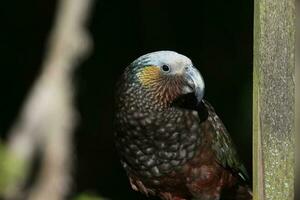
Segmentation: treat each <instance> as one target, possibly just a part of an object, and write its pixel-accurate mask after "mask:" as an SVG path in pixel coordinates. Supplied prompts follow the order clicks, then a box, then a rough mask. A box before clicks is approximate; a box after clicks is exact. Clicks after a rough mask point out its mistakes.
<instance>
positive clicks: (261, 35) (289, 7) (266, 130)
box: [253, 0, 296, 200]
mask: <svg viewBox="0 0 300 200" xmlns="http://www.w3.org/2000/svg"><path fill="white" fill-rule="evenodd" d="M254 16H255V19H254V77H253V79H254V83H253V92H254V93H253V112H254V113H253V131H254V132H253V140H254V147H253V155H254V161H253V167H254V199H256V200H283V199H284V200H292V199H294V171H295V169H294V162H295V159H294V154H295V149H294V147H295V30H296V28H295V0H255V14H254Z"/></svg>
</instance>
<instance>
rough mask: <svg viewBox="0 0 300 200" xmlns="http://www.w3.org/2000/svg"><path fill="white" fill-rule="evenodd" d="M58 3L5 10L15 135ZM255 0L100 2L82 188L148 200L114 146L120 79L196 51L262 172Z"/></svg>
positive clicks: (79, 77) (82, 94) (224, 112)
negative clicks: (152, 57) (257, 149)
mask: <svg viewBox="0 0 300 200" xmlns="http://www.w3.org/2000/svg"><path fill="white" fill-rule="evenodd" d="M55 8H56V1H53V0H43V1H40V0H27V1H16V0H10V1H4V2H2V3H1V7H0V24H1V31H0V53H1V54H0V55H1V60H0V63H1V67H0V93H1V98H0V111H1V114H0V135H1V137H2V139H4V140H6V139H7V137H8V136H7V135H6V133H7V131H8V130H9V128H10V126H11V124H12V122H13V121H14V119H15V117H16V116H17V114H18V112H19V110H20V107H21V105H22V102H23V100H24V98H25V97H26V94H27V93H28V91H29V89H30V87H31V86H32V84H33V82H34V80H35V78H36V77H37V76H38V74H39V71H40V66H41V61H42V58H43V55H44V52H45V47H46V39H47V36H48V32H49V30H50V28H51V26H52V22H53V16H54V14H55V13H54V11H55ZM252 25H253V2H252V1H250V0H243V1H240V0H227V1H209V0H206V1H201V0H193V1H165V0H164V1H163V0H151V1H150V0H134V1H124V0H123V1H122V0H119V1H117V0H114V1H113V0H98V1H96V4H95V6H94V8H93V15H92V18H91V21H90V24H89V28H90V30H91V32H92V37H93V40H94V42H95V44H94V52H93V53H92V55H91V56H90V58H89V59H88V60H87V61H85V63H84V64H83V65H82V66H80V68H78V70H77V71H76V74H75V78H74V82H75V84H76V93H77V97H76V106H77V108H78V110H79V116H80V124H79V125H78V128H77V131H76V133H75V140H74V144H75V145H74V147H75V148H74V160H75V162H74V168H75V170H74V173H73V174H74V187H73V191H72V193H71V194H70V196H73V195H74V194H77V193H81V192H92V193H96V194H99V195H101V196H104V197H108V198H110V199H113V200H120V199H145V198H144V197H143V196H142V195H139V194H138V193H136V192H133V191H131V189H130V188H129V183H128V180H127V177H126V175H125V173H124V171H123V169H121V166H120V164H119V161H118V156H117V154H116V152H115V149H114V144H113V123H112V121H113V95H114V85H115V82H116V80H117V79H118V76H119V75H120V73H121V72H122V70H123V69H124V68H125V67H126V66H127V65H128V64H129V63H130V62H132V61H133V60H134V59H136V58H137V57H138V56H140V55H142V54H144V53H148V52H151V51H157V50H175V51H178V52H179V53H182V54H185V55H187V56H188V57H190V58H191V59H192V60H193V62H194V64H195V65H196V66H197V67H198V69H199V70H200V72H201V73H202V75H203V77H204V79H205V82H206V96H205V98H206V99H207V100H209V101H210V102H211V103H212V105H213V106H214V107H215V109H216V111H217V113H218V114H219V115H220V117H221V119H222V120H223V122H224V123H225V125H226V126H227V128H228V130H229V132H230V133H231V135H232V137H233V139H234V141H235V143H236V145H237V148H238V151H239V154H240V156H241V158H242V160H243V161H244V163H245V165H246V167H247V169H248V170H249V173H250V174H251V173H252V169H251V168H252V138H251V132H252V122H251V121H252V114H251V113H252V47H253V46H252V43H253V42H252V37H253V34H252V32H253V28H252Z"/></svg>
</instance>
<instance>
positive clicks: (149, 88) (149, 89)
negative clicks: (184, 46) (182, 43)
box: [124, 51, 204, 106]
mask: <svg viewBox="0 0 300 200" xmlns="http://www.w3.org/2000/svg"><path fill="white" fill-rule="evenodd" d="M128 70H129V73H128V74H131V76H126V77H127V78H128V79H129V80H124V81H125V82H127V81H129V82H130V83H131V86H133V87H134V86H135V87H137V88H139V90H142V92H141V91H140V94H142V95H143V97H144V98H148V99H150V100H151V101H152V102H155V103H158V104H160V105H161V106H168V105H170V104H171V103H172V102H173V101H174V100H175V99H177V98H179V97H180V96H183V95H186V94H194V96H195V97H196V100H197V102H198V103H200V102H201V101H202V98H203V95H204V81H203V78H202V76H201V74H200V72H199V71H198V70H197V69H196V68H195V67H194V66H193V63H192V61H191V60H190V59H189V58H188V57H186V56H184V55H181V54H179V53H176V52H174V51H157V52H152V53H148V54H145V55H143V56H141V57H139V58H137V59H136V60H135V61H134V62H133V63H132V64H131V65H130V66H129V67H128V69H127V71H128Z"/></svg>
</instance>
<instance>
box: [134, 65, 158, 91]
mask: <svg viewBox="0 0 300 200" xmlns="http://www.w3.org/2000/svg"><path fill="white" fill-rule="evenodd" d="M138 77H139V80H140V82H141V83H142V85H144V86H146V87H150V86H151V85H153V84H155V83H157V81H158V80H159V78H160V68H159V67H156V66H147V67H145V68H143V69H142V70H141V71H140V72H139V73H138Z"/></svg>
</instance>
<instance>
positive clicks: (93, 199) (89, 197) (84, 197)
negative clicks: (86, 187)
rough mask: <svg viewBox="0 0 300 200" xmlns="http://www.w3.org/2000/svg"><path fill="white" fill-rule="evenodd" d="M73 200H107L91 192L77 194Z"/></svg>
mask: <svg viewBox="0 0 300 200" xmlns="http://www.w3.org/2000/svg"><path fill="white" fill-rule="evenodd" d="M74 200H107V199H104V198H102V197H98V196H96V195H93V194H88V193H83V194H80V195H79V196H77V197H76V198H75V199H74Z"/></svg>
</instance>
